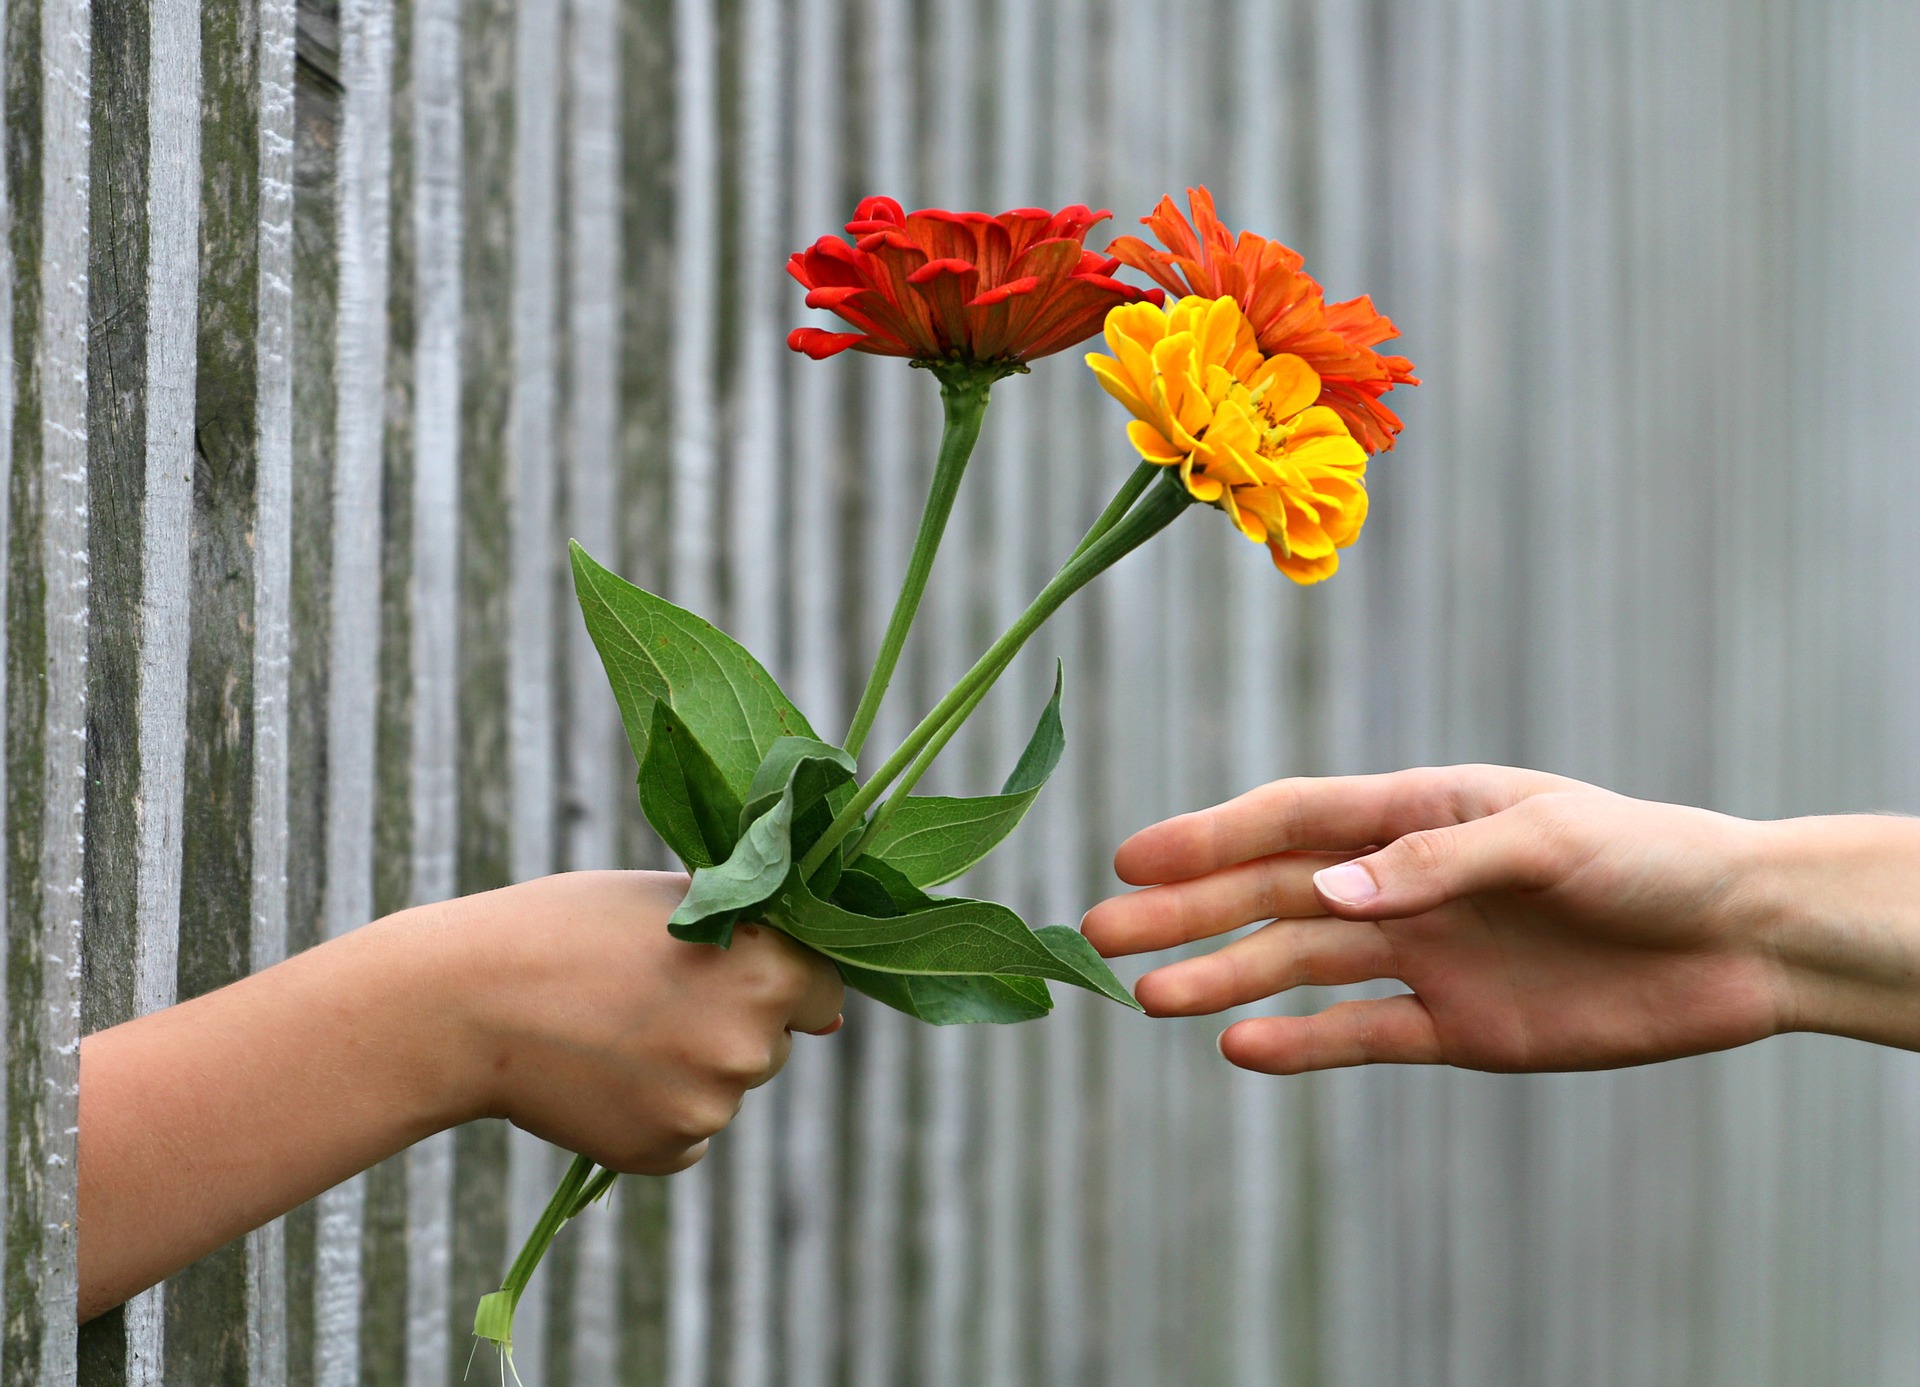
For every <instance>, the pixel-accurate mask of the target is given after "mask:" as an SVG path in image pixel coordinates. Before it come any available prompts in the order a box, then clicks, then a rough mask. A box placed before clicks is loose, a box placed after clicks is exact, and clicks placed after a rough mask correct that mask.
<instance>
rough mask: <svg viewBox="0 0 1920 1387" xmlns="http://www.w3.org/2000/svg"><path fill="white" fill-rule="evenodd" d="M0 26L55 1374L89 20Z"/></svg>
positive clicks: (24, 1042) (17, 959)
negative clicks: (1, 31) (0, 31)
mask: <svg viewBox="0 0 1920 1387" xmlns="http://www.w3.org/2000/svg"><path fill="white" fill-rule="evenodd" d="M5 18H6V21H7V32H6V42H7V50H8V53H7V64H6V72H7V77H8V79H9V80H8V83H7V96H8V101H7V106H8V130H7V134H8V137H9V138H8V149H7V158H8V165H9V167H8V172H7V192H8V211H9V214H10V217H11V225H10V227H9V233H10V235H9V243H10V244H9V250H10V253H11V254H10V259H11V262H12V273H11V280H12V290H13V303H12V311H13V315H14V316H13V321H12V324H11V326H12V329H13V332H12V342H11V345H12V351H13V355H12V360H11V366H12V369H13V384H12V396H11V400H10V401H9V404H10V406H11V408H12V416H11V419H10V420H9V422H10V424H11V426H12V448H11V453H10V463H11V466H10V469H9V476H8V479H7V485H8V488H9V493H10V496H9V504H8V511H7V515H6V516H5V517H4V519H5V524H6V530H7V536H8V537H7V553H6V556H5V557H6V571H7V603H6V606H7V616H6V621H7V626H6V633H5V634H6V646H7V681H8V684H9V690H8V698H7V705H6V710H5V711H6V740H7V745H6V757H5V759H6V762H7V769H6V784H5V790H6V800H5V803H6V816H7V823H6V857H7V865H6V883H5V884H6V888H7V936H8V937H7V950H6V952H7V962H6V994H7V996H6V1029H7V1054H8V1072H7V1096H6V1132H7V1172H6V1181H5V1184H6V1203H5V1224H4V1227H5V1230H6V1258H5V1282H4V1293H5V1321H4V1337H3V1338H0V1369H3V1370H4V1372H5V1373H6V1375H7V1376H8V1377H10V1378H14V1379H17V1380H20V1381H30V1382H36V1383H47V1384H56V1383H65V1382H69V1381H71V1380H72V1379H73V1376H74V1373H75V1370H76V1363H75V1354H76V1345H75V1339H74V1334H73V1330H72V1327H71V1326H72V1318H73V1314H74V1304H75V1298H76V1271H75V1258H76V1248H75V1237H74V1225H75V1210H74V1186H73V1181H72V1178H71V1174H70V1172H71V1171H72V1169H73V1165H74V1150H75V1143H74V1133H75V1114H76V1095H77V1091H78V1090H77V1081H78V1061H79V1038H80V1019H81V1017H80V1010H81V986H80V982H81V941H80V933H81V915H82V912H83V909H84V906H83V899H82V898H83V894H84V890H83V880H82V878H83V872H84V869H85V864H84V853H85V827H86V824H85V812H86V781H87V777H86V749H87V733H86V717H87V704H86V693H87V690H86V649H87V634H88V623H87V560H88V545H87V499H88V497H87V454H88V442H87V423H88V418H87V415H88V369H87V368H88V360H87V355H88V288H87V283H88V277H87V276H88V253H89V251H88V247H89V233H90V229H91V223H90V215H91V213H90V205H89V170H90V163H91V145H90V139H89V122H88V115H89V111H88V102H89V95H88V91H89V86H88V84H89V81H90V78H91V68H92V63H91V41H92V25H91V15H90V11H89V7H88V6H86V5H84V4H80V3H76V2H75V0H64V2H60V0H47V3H44V4H40V5H32V6H29V5H22V6H20V7H18V8H17V9H10V10H9V12H8V13H7V14H6V16H5Z"/></svg>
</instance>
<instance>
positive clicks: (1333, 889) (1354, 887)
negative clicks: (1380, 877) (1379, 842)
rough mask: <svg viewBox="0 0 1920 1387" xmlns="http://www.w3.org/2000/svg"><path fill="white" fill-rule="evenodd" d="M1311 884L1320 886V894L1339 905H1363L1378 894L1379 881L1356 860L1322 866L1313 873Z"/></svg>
mask: <svg viewBox="0 0 1920 1387" xmlns="http://www.w3.org/2000/svg"><path fill="white" fill-rule="evenodd" d="M1313 884H1314V885H1315V886H1317V887H1319V888H1320V894H1321V895H1323V896H1325V897H1326V898H1327V899H1328V900H1333V901H1338V902H1340V904H1341V905H1365V904H1366V903H1367V902H1368V901H1370V900H1372V899H1373V898H1374V897H1375V896H1377V895H1379V894H1380V883H1379V882H1377V881H1375V880H1374V879H1373V873H1372V872H1370V871H1368V870H1367V869H1366V867H1365V866H1364V865H1362V864H1361V863H1358V862H1342V863H1341V864H1340V865H1339V866H1337V867H1323V868H1321V869H1320V870H1319V871H1317V872H1315V873H1314V874H1313Z"/></svg>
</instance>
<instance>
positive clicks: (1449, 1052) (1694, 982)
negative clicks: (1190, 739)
mask: <svg viewBox="0 0 1920 1387" xmlns="http://www.w3.org/2000/svg"><path fill="white" fill-rule="evenodd" d="M1115 870H1116V871H1117V872H1118V873H1119V875H1120V877H1121V879H1122V880H1123V881H1126V882H1129V883H1131V884H1134V885H1139V886H1145V887H1146V888H1147V889H1146V890H1143V891H1137V892H1134V893H1132V894H1130V895H1124V896H1118V897H1115V898H1113V899H1111V900H1108V901H1104V902H1102V903H1101V904H1099V905H1097V906H1095V907H1094V908H1093V910H1092V911H1090V912H1089V913H1088V914H1087V917H1086V920H1085V922H1084V926H1083V927H1084V929H1085V931H1086V935H1087V938H1088V939H1089V940H1090V941H1091V942H1092V943H1093V945H1094V947H1095V948H1097V949H1099V950H1100V952H1101V953H1103V954H1106V955H1108V956H1113V955H1117V954H1133V953H1141V952H1145V951H1149V950H1157V949H1165V948H1169V947H1172V946H1174V945H1178V944H1185V943H1189V942H1191V941H1194V940H1199V939H1207V938H1212V937H1215V936H1218V935H1222V934H1225V933H1227V932H1228V931H1231V930H1235V929H1238V928H1239V927H1241V926H1243V925H1248V924H1253V923H1256V922H1259V921H1271V922H1272V923H1269V924H1266V925H1264V926H1263V927H1262V928H1260V929H1258V930H1255V931H1253V932H1252V933H1250V934H1248V935H1247V936H1245V937H1243V938H1239V939H1236V940H1234V941H1233V942H1231V943H1228V944H1225V945H1224V946H1222V947H1221V948H1219V949H1216V950H1214V951H1213V952H1211V953H1208V954H1204V955H1202V956H1199V957H1195V958H1189V959H1184V960H1182V961H1180V962H1177V963H1173V964H1169V965H1167V966H1165V967H1162V968H1159V969H1156V970H1155V971H1153V972H1151V973H1148V974H1147V975H1146V976H1145V977H1143V978H1142V979H1141V980H1140V984H1139V987H1138V988H1137V990H1136V991H1137V995H1138V997H1139V1000H1140V1002H1141V1004H1142V1005H1143V1006H1144V1007H1145V1008H1146V1010H1147V1011H1148V1012H1149V1013H1150V1014H1152V1015H1156V1016H1194V1015H1202V1014H1206V1013H1211V1012H1217V1011H1222V1010H1225V1009H1227V1008H1229V1007H1234V1006H1239V1005H1242V1004H1245V1003H1249V1002H1254V1001H1257V1000H1259V999H1261V998H1264V997H1267V996H1270V995H1272V994H1274V993H1278V992H1282V991H1285V990H1286V989H1288V988H1293V987H1300V986H1328V987H1334V986H1342V985H1346V984H1351V983H1361V982H1368V981H1372V980H1375V979H1383V978H1384V979H1394V980H1397V981H1399V982H1401V983H1404V984H1405V985H1406V986H1407V987H1408V988H1410V989H1411V992H1410V993H1405V994H1401V995H1398V996H1393V997H1388V998H1381V999H1368V1000H1362V1001H1347V1002H1340V1003H1337V1004H1335V1005H1333V1006H1330V1007H1328V1008H1326V1009H1325V1010H1323V1011H1320V1012H1319V1013H1317V1014H1314V1015H1310V1016H1299V1017H1261V1018H1256V1019H1251V1020H1245V1021H1241V1022H1238V1023H1236V1024H1235V1025H1233V1026H1231V1027H1229V1028H1228V1029H1227V1031H1226V1032H1225V1033H1224V1034H1223V1035H1222V1036H1221V1041H1220V1048H1221V1051H1222V1053H1223V1054H1225V1056H1226V1057H1227V1058H1228V1059H1229V1060H1231V1061H1232V1062H1233V1063H1234V1064H1237V1065H1240V1066H1242V1067H1244V1068H1248V1069H1256V1070H1262V1071H1265V1072H1268V1073H1276V1074H1293V1073H1299V1072H1302V1071H1305V1070H1312V1069H1330V1068H1336V1067H1339V1066H1343V1065H1354V1064H1369V1063H1382V1062H1386V1063H1402V1064H1453V1065H1459V1066H1462V1067H1465V1068H1471V1069H1487V1070H1545V1069H1592V1068H1604V1067H1611V1066H1618V1065H1629V1064H1640V1063H1645V1062H1647V1061H1651V1060H1660V1059H1668V1058H1673V1057H1676V1056H1680V1055H1688V1054H1697V1053H1700V1052H1703V1051H1708V1050H1719V1049H1725V1048H1727V1047H1730V1046H1734V1045H1740V1044H1743V1043H1745V1042H1748V1041H1752V1040H1758V1039H1760V1038H1762V1037H1764V1036H1768V1035H1772V1034H1774V1033H1776V1032H1779V1031H1782V1030H1789V1029H1818V1030H1832V1031H1837V1032H1840V1033H1843V1034H1854V1035H1861V1036H1864V1037H1867V1038H1872V1039H1879V1040H1884V1041H1889V1042H1890V1043H1895V1044H1906V1045H1916V1044H1920V824H1916V823H1915V822H1914V821H1912V820H1903V819H1892V818H1871V817H1866V816H1860V817H1853V818H1842V819H1807V820H1791V821H1784V822H1780V823H1756V822H1752V821H1748V820H1743V819H1736V818H1731V817H1728V816H1726V815H1722V814H1714V813H1709V812H1707V811H1705V810H1700V809H1690V808H1684V807H1681V806H1677V805H1668V804H1655V803H1649V802H1646V801H1641V800H1634V799H1629V798H1627V797H1625V796H1622V795H1617V794H1613V793H1611V792H1608V791H1605V790H1600V789H1596V788H1595V787H1593V786H1590V785H1585V784H1582V783H1580V782H1578V781H1573V780H1566V779H1562V778H1560V777H1557V776H1551V775H1545V774H1541V773H1538V772H1533V771H1523V770H1512V769H1507V768H1503V767H1496V766H1461V767H1452V768H1446V769H1430V770H1414V771H1403V772H1399V773H1396V774H1392V775H1378V776H1355V777H1347V778H1339V779H1325V780H1285V781H1278V782H1275V783H1274V784H1271V785H1267V786H1263V787H1262V788H1260V789H1257V790H1254V791H1252V792H1250V793H1248V794H1246V795H1242V796H1241V797H1240V798H1238V799H1235V800H1232V801H1230V802H1228V803H1226V804H1223V805H1219V806H1217V807H1215V808H1212V809H1208V810H1204V811H1201V812H1199V813H1194V814H1186V815H1182V816H1180V817H1179V818H1175V819H1169V820H1167V821H1165V822H1164V823H1159V824H1155V825H1153V826H1152V827H1150V828H1147V829H1144V830H1142V831H1141V832H1139V833H1137V834H1135V835H1134V836H1133V837H1132V838H1130V839H1128V840H1127V842H1126V843H1124V844H1122V845H1121V848H1120V850H1119V852H1118V854H1117V855H1116V857H1115ZM1889 922H1897V923H1896V927H1895V928H1894V929H1892V930H1888V929H1887V928H1886V926H1887V925H1888V923H1889Z"/></svg>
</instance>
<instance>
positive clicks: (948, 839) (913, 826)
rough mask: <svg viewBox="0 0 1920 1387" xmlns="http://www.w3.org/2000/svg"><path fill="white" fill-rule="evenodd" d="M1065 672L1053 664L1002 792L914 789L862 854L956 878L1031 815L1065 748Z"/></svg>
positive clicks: (935, 878)
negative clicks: (1042, 703)
mask: <svg viewBox="0 0 1920 1387" xmlns="http://www.w3.org/2000/svg"><path fill="white" fill-rule="evenodd" d="M1060 687H1061V672H1060V666H1059V665H1058V663H1056V664H1055V665H1054V672H1053V697H1052V698H1051V699H1049V700H1048V701H1047V706H1046V708H1045V709H1044V710H1043V711H1042V712H1041V714H1040V722H1039V724H1038V725H1037V726H1036V727H1035V728H1034V729H1033V736H1031V737H1030V738H1028V739H1027V745H1026V749H1025V750H1024V751H1022V752H1021V753H1020V759H1019V761H1018V762H1016V763H1015V765H1014V768H1013V773H1012V774H1011V775H1009V776H1008V777H1007V783H1006V784H1005V785H1004V786H1002V787H1001V790H1000V793H999V794H997V795H976V796H973V797H970V798H958V797H953V796H947V795H909V796H908V797H907V798H906V799H905V800H904V801H902V803H901V805H900V807H899V809H897V810H896V811H894V815H893V817H892V818H891V819H889V820H887V822H886V824H885V825H884V826H883V827H882V828H881V829H880V831H879V832H878V833H876V834H875V835H874V838H873V841H872V842H871V843H869V844H868V845H867V848H866V851H865V852H864V853H863V854H862V856H863V857H878V858H880V859H882V860H883V861H885V862H887V863H889V864H890V865H892V866H893V867H894V868H896V869H897V870H898V871H900V872H901V873H902V874H903V875H905V876H906V878H907V879H908V880H909V881H911V882H913V884H914V885H916V886H921V887H927V886H938V885H940V883H942V882H945V881H952V880H953V879H954V878H955V877H957V876H959V875H960V874H961V873H962V872H964V871H966V870H967V868H969V867H971V866H973V864H974V863H976V862H978V861H979V860H980V859H981V858H983V857H985V856H986V855H987V854H988V853H990V852H992V851H993V850H994V848H995V847H997V846H999V843H1000V840H1001V839H1003V838H1005V837H1006V836H1007V835H1008V834H1009V833H1011V832H1013V830H1014V828H1015V827H1016V826H1017V825H1018V824H1019V822H1020V820H1021V819H1023V818H1025V817H1026V814H1027V808H1028V806H1030V805H1031V804H1032V803H1033V800H1034V796H1036V795H1038V794H1039V793H1040V787H1041V786H1042V785H1044V784H1046V783H1047V777H1048V776H1050V775H1052V774H1053V769H1054V767H1055V766H1058V765H1059V764H1060V756H1061V753H1062V752H1063V751H1065V750H1066V745H1067V737H1066V731H1065V729H1064V728H1063V727H1062V726H1061V722H1060Z"/></svg>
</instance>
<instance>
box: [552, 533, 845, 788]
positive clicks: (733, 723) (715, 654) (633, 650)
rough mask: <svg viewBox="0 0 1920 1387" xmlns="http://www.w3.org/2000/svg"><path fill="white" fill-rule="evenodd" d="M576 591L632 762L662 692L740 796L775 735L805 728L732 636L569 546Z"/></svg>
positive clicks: (809, 731) (641, 754) (641, 757)
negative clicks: (630, 749)
mask: <svg viewBox="0 0 1920 1387" xmlns="http://www.w3.org/2000/svg"><path fill="white" fill-rule="evenodd" d="M570 552H571V554H572V559H573V585H574V591H575V593H576V594H577V595H578V597H579V599H580V612H581V615H582V616H583V617H584V618H585V619H586V623H587V633H588V634H589V635H591V636H592V637H593V644H594V647H595V648H596V649H597V650H598V651H599V652H600V660H601V663H603V664H604V665H605V666H606V670H607V680H608V682H609V683H611V684H612V685H613V695H614V698H615V700H616V701H617V702H618V703H619V705H620V721H621V723H622V725H623V726H625V728H626V731H627V740H628V742H629V743H630V744H631V745H632V747H633V757H634V760H635V761H636V762H637V763H639V764H641V765H645V764H646V759H647V743H648V741H649V740H650V738H651V737H652V733H653V705H654V704H655V703H656V702H660V701H662V700H664V701H665V702H668V703H671V704H672V705H673V710H674V712H675V713H677V714H679V716H680V719H681V721H682V722H683V723H684V724H685V725H686V728H687V730H688V731H689V733H690V734H691V735H692V737H693V740H694V741H696V742H698V743H699V744H700V746H701V747H703V748H704V749H705V751H706V754H707V756H708V757H709V758H710V759H711V760H712V762H713V765H714V767H715V768H716V769H717V770H718V771H719V773H720V775H721V777H722V778H723V779H724V780H725V782H726V784H727V786H728V788H730V789H731V790H732V791H733V793H734V795H735V796H736V797H737V798H739V799H742V800H744V799H745V798H746V795H747V789H748V787H749V786H750V785H751V784H752V782H753V773H754V772H755V771H756V770H758V769H759V767H760V763H761V762H762V761H764V760H765V759H766V756H767V752H768V751H769V750H771V749H772V747H773V744H774V743H775V742H776V741H778V740H779V739H780V738H782V737H811V736H813V728H812V727H811V726H809V725H808V723H807V720H806V719H805V718H804V717H802V716H801V715H800V710H799V709H797V708H795V707H794V706H793V702H792V700H791V699H789V698H788V697H787V696H786V694H785V693H784V692H782V691H781V688H780V686H779V685H778V684H777V683H775V682H774V679H773V676H772V675H771V674H768V673H767V671H766V670H765V668H764V667H762V666H761V664H760V662H759V661H758V660H756V659H754V658H753V656H752V655H750V654H748V653H747V651H746V650H745V648H744V647H742V646H741V645H740V643H739V642H738V641H736V640H734V639H733V637H731V636H729V635H727V634H726V632H724V631H722V630H720V629H719V628H718V627H716V626H714V625H713V623H711V622H709V621H706V620H703V619H702V618H700V617H697V616H695V615H694V614H693V613H692V612H689V611H687V610H685V609H684V608H681V607H676V606H674V604H673V603H671V602H669V601H667V600H666V599H665V598H662V597H656V596H654V595H653V594H652V593H650V592H647V591H646V590H645V589H643V588H637V587H635V586H634V585H633V584H632V583H629V582H627V581H626V579H624V578H622V577H620V576H619V575H618V574H616V573H614V572H612V571H611V570H609V569H607V568H604V567H602V566H601V565H600V564H599V563H597V562H595V561H594V559H593V558H592V556H591V555H589V554H588V553H587V551H586V550H584V549H582V548H581V547H580V546H579V544H577V543H575V544H573V545H571V546H570Z"/></svg>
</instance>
